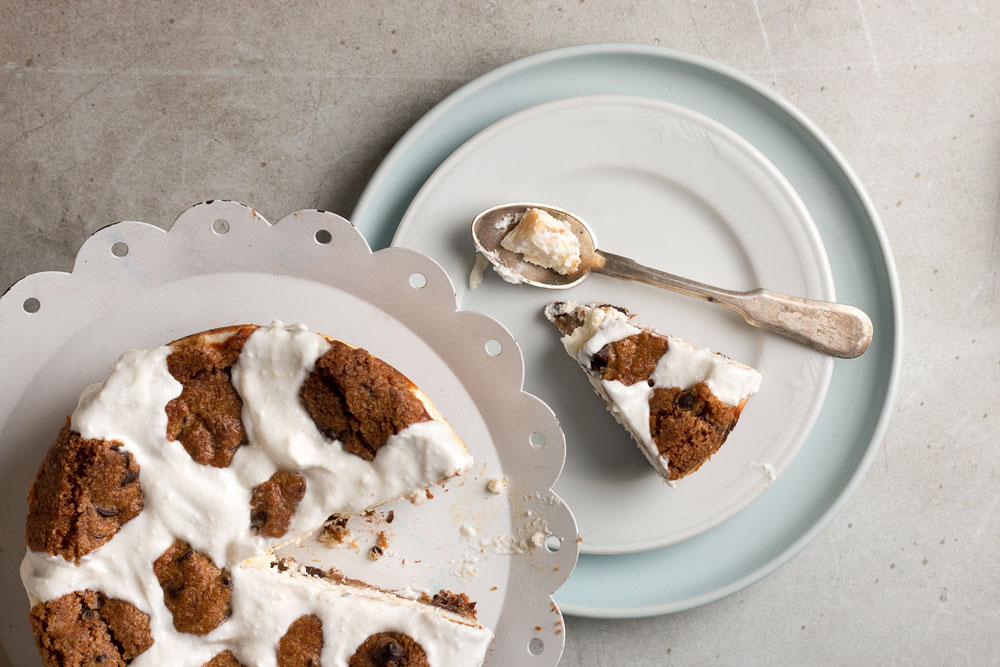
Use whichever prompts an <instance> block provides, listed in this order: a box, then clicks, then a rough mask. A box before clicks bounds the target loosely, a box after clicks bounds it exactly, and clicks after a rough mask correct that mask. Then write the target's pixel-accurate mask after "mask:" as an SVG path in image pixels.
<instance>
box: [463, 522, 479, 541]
mask: <svg viewBox="0 0 1000 667" xmlns="http://www.w3.org/2000/svg"><path fill="white" fill-rule="evenodd" d="M458 532H460V533H462V536H463V537H469V538H472V537H475V536H476V533H477V532H478V531H477V530H476V529H475V528H474V527H473V526H470V525H469V524H467V523H466V524H462V527H461V528H459V529H458Z"/></svg>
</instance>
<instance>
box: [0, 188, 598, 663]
mask: <svg viewBox="0 0 1000 667" xmlns="http://www.w3.org/2000/svg"><path fill="white" fill-rule="evenodd" d="M273 320H281V321H284V322H302V323H305V324H306V325H307V326H308V327H309V328H310V329H312V330H314V331H318V332H322V333H325V334H327V335H329V336H332V337H335V338H339V339H342V340H345V341H348V342H350V343H352V344H355V345H359V346H361V347H364V348H366V349H367V350H369V351H370V352H371V353H372V354H374V355H375V356H377V357H380V358H381V359H384V360H385V361H386V362H388V363H390V364H392V365H393V366H395V367H396V368H398V369H399V370H400V371H402V372H403V373H404V374H405V375H406V376H408V377H409V378H410V379H412V380H413V381H414V382H415V383H416V384H417V385H418V386H420V387H421V388H422V389H423V390H424V391H425V392H426V393H427V394H428V395H429V396H430V397H431V399H432V400H433V401H434V402H435V404H436V405H437V406H438V408H439V409H440V410H441V412H442V413H443V414H444V415H445V417H446V418H447V419H448V420H449V422H450V423H451V424H452V426H453V427H454V428H455V430H456V431H457V432H458V433H459V435H461V436H462V438H463V439H464V441H465V442H466V444H467V445H468V447H469V450H470V452H471V453H472V455H473V457H474V458H475V460H476V463H475V465H474V466H473V468H472V469H471V470H470V471H469V472H468V473H467V474H466V475H464V476H462V477H458V478H456V479H453V480H451V481H449V482H447V483H446V484H444V485H441V486H437V487H434V488H432V489H431V491H430V493H429V494H428V495H429V496H433V498H429V499H428V500H427V501H426V502H423V503H421V504H419V505H416V504H413V503H411V502H408V501H406V500H402V501H394V502H392V503H389V504H387V505H383V506H382V507H380V508H379V511H378V512H377V513H376V515H375V516H374V517H369V518H364V519H363V518H358V519H355V520H352V523H351V524H350V525H349V527H350V528H351V530H352V538H351V539H350V540H347V541H345V542H344V543H342V544H335V545H334V546H332V547H331V546H327V545H325V544H322V543H320V542H318V541H317V540H315V538H308V539H306V540H305V541H304V542H303V543H301V544H299V545H296V546H292V547H288V548H285V549H283V550H282V553H288V554H289V555H293V556H295V557H296V558H298V559H299V560H300V561H301V562H303V563H305V564H308V565H314V566H319V567H330V566H336V567H337V568H339V569H340V570H341V571H343V572H344V574H346V575H347V576H349V577H356V578H359V579H362V580H365V581H368V582H370V583H373V584H375V585H378V586H381V587H383V588H388V589H403V588H406V587H409V588H412V589H415V590H427V591H432V592H433V591H437V590H438V589H441V588H446V589H450V590H453V591H461V592H466V593H468V595H469V597H470V598H471V599H473V600H475V601H476V602H477V603H478V606H477V611H478V615H479V620H480V621H481V622H482V623H483V625H485V626H487V627H489V628H491V629H492V630H493V631H494V632H495V633H496V638H495V640H494V643H493V645H492V646H491V648H490V650H489V652H488V654H487V658H486V663H485V664H487V665H525V666H531V667H550V666H552V665H555V664H557V663H558V661H559V658H560V656H561V655H562V651H563V647H564V644H565V632H564V625H563V621H562V615H561V613H560V611H559V609H558V607H557V606H556V604H555V603H554V602H553V601H552V594H553V593H554V592H555V591H556V590H557V589H558V588H559V587H560V586H561V585H562V584H563V583H564V582H565V581H566V579H567V578H568V577H569V575H570V573H571V572H572V571H573V568H574V566H575V564H576V561H577V557H578V553H579V548H578V543H577V537H578V534H577V528H576V523H575V521H574V519H573V515H572V513H571V512H570V510H569V508H568V507H567V506H566V505H565V504H564V503H563V502H562V500H561V499H560V498H559V497H558V496H556V495H555V494H554V493H553V492H552V490H551V489H552V486H553V484H554V483H555V481H556V478H557V477H558V476H559V473H560V471H561V470H562V466H563V462H564V459H565V454H566V445H565V439H564V437H563V433H562V430H561V429H560V427H559V423H558V421H557V419H556V417H555V415H554V414H553V412H552V410H551V409H549V407H548V406H547V405H545V403H543V402H542V401H541V400H540V399H538V398H536V397H535V396H532V395H530V394H528V393H525V392H524V391H523V390H522V384H523V379H524V362H523V359H522V356H521V351H520V349H519V348H518V346H517V344H516V343H515V341H514V339H513V337H512V336H511V334H510V333H509V332H508V331H507V330H506V329H505V328H504V327H503V326H502V325H501V324H500V323H498V322H497V321H496V320H494V319H492V318H490V317H488V316H486V315H481V314H478V313H472V312H463V311H459V310H458V306H457V300H456V296H455V290H454V288H453V286H452V283H451V281H450V280H449V278H448V276H447V275H446V274H445V272H444V271H443V270H442V269H441V268H440V267H439V266H438V265H437V264H436V263H435V262H434V261H433V260H431V259H430V258H428V257H427V256H425V255H423V254H421V253H418V252H415V251H412V250H407V249H404V248H387V249H384V250H379V251H377V252H372V251H371V249H370V248H369V246H368V243H367V242H366V241H365V239H364V237H363V236H362V235H361V233H360V232H358V230H356V229H355V228H354V227H353V226H352V225H351V223H349V222H348V221H347V220H345V219H344V218H342V217H340V216H337V215H334V214H332V213H327V212H324V211H317V210H305V211H298V212H296V213H292V214H290V215H288V216H286V217H284V218H282V219H281V220H279V221H278V222H277V223H274V224H271V223H268V222H267V220H265V219H264V218H263V217H262V216H261V215H260V214H259V213H257V212H256V211H254V210H253V209H251V208H249V207H247V206H244V205H242V204H239V203H236V202H229V201H212V202H206V203H204V204H199V205H196V206H194V207H192V208H190V209H188V210H187V211H185V212H184V213H183V214H181V215H180V217H178V218H177V220H176V221H175V222H174V223H173V225H172V226H171V227H170V229H169V231H164V230H163V229H161V228H159V227H156V226H154V225H150V224H146V223H142V222H120V223H117V224H114V225H111V226H109V227H105V228H104V229H101V230H99V231H98V232H96V233H95V234H94V235H92V236H91V237H90V238H89V239H87V241H86V242H85V243H84V244H83V247H82V248H81V249H80V251H79V253H78V254H77V257H76V262H75V264H74V267H73V271H72V273H62V272H43V273H36V274H32V275H30V276H28V277H26V278H24V279H22V280H21V281H19V282H17V283H15V284H14V286H13V287H11V288H10V290H8V291H7V293H6V294H4V295H3V297H2V298H0V322H2V323H3V326H2V329H0V371H2V376H3V382H2V383H0V424H2V429H0V577H2V578H0V586H2V590H3V591H5V593H6V600H7V604H5V605H4V607H3V609H2V610H0V665H4V664H13V665H18V666H19V667H20V666H22V665H37V664H40V663H39V658H38V654H37V652H36V650H35V647H34V644H33V641H32V638H31V632H30V630H29V628H28V622H27V621H28V609H29V605H28V600H27V597H26V596H25V595H23V593H22V592H21V590H22V589H21V582H20V578H19V574H18V566H19V564H20V561H21V558H22V556H23V554H24V532H23V526H24V517H25V514H26V511H27V503H26V500H25V496H26V494H27V490H28V485H29V484H30V483H31V480H32V479H33V478H34V476H35V472H36V470H37V468H38V465H39V463H40V461H41V459H42V457H43V456H44V454H45V452H46V450H47V448H48V446H49V444H50V443H51V442H52V440H53V439H54V438H55V435H56V434H57V432H58V431H59V428H60V427H61V425H62V424H63V420H64V419H65V416H66V415H68V414H69V413H70V412H72V411H73V409H74V407H75V406H76V401H77V398H78V397H79V395H80V392H81V391H82V390H83V388H84V387H86V386H87V385H89V384H91V383H93V382H97V381H100V380H101V379H102V378H103V377H104V376H105V375H106V373H107V371H108V368H109V366H110V364H111V363H112V362H113V361H114V360H115V359H117V358H118V356H120V354H121V353H122V352H124V351H125V350H128V349H134V348H148V347H154V346H158V345H162V344H164V343H166V342H167V341H170V340H174V339H177V338H180V337H182V336H184V335H187V334H190V333H194V332H197V331H202V330H206V329H211V328H215V327H223V326H228V325H233V324H240V323H257V324H267V323H269V322H271V321H273ZM503 478H507V480H508V481H507V485H506V488H505V489H503V490H502V491H501V493H493V492H491V491H490V490H489V489H488V483H489V482H490V481H491V480H500V479H503ZM389 510H392V512H393V514H394V521H392V523H391V525H389V524H388V523H386V522H385V521H381V520H380V518H379V517H385V516H386V515H387V514H388V511H389ZM379 532H385V533H386V535H387V536H388V538H389V547H388V549H387V552H386V554H385V555H384V556H383V557H382V558H380V559H378V560H375V561H373V560H371V559H370V558H368V557H367V552H368V550H369V549H370V546H371V544H374V540H375V539H376V535H377V534H378V533H379ZM370 543H371V544H370ZM4 653H5V654H6V656H5V655H4Z"/></svg>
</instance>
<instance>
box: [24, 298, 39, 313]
mask: <svg viewBox="0 0 1000 667" xmlns="http://www.w3.org/2000/svg"><path fill="white" fill-rule="evenodd" d="M41 307H42V302H41V301H39V300H38V299H36V298H35V297H33V296H32V297H28V298H27V299H25V300H24V303H22V304H21V308H24V312H26V313H37V312H38V310H39V308H41Z"/></svg>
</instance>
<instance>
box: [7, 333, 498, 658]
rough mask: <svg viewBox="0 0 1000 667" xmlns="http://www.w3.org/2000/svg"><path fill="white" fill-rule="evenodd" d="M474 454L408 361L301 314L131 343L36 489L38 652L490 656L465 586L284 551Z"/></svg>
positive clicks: (68, 430) (29, 586) (80, 412)
mask: <svg viewBox="0 0 1000 667" xmlns="http://www.w3.org/2000/svg"><path fill="white" fill-rule="evenodd" d="M471 463H472V457H471V456H470V455H469V452H468V450H467V449H466V447H465V445H464V443H463V442H462V441H461V439H460V438H459V437H458V435H457V434H456V433H455V432H454V430H453V429H452V428H451V426H450V425H449V424H448V423H447V421H445V419H444V418H443V417H442V416H441V414H440V412H439V411H438V410H437V408H436V407H435V406H434V405H433V403H432V402H431V401H430V399H429V398H428V397H427V396H426V394H424V393H423V392H422V391H421V390H420V389H418V388H417V387H416V386H415V385H414V384H413V383H412V382H411V381H410V380H409V379H407V378H406V377H405V376H404V375H403V374H402V373H400V372H399V371H398V370H396V369H395V368H393V367H392V366H390V365H389V364H387V363H385V362H383V361H381V360H379V359H377V358H376V357H374V356H372V355H371V354H369V353H368V352H366V351H365V350H363V349H360V348H357V347H354V346H352V345H349V344H347V343H345V342H342V341H338V340H335V339H331V338H328V337H325V336H322V335H319V334H316V333H312V332H310V331H308V330H306V329H305V328H304V327H302V326H291V327H288V326H284V325H281V324H274V325H271V326H267V327H259V326H255V325H246V326H238V327H229V328H226V329H219V330H213V331H208V332H204V333H200V334H195V335H193V336H189V337H187V338H183V339H181V340H178V341H175V342H174V343H171V344H169V345H167V346H163V347H160V348H155V349H152V350H143V351H131V352H127V353H125V355H123V356H122V357H121V359H119V361H118V362H116V363H115V365H114V366H113V368H112V370H111V373H110V374H109V375H108V377H107V378H106V379H105V380H104V381H103V382H102V383H101V384H98V385H94V386H92V387H89V388H88V389H86V390H85V391H84V393H83V395H82V396H81V398H80V403H79V406H78V407H77V409H76V410H75V411H74V412H73V415H72V417H71V418H70V420H69V421H68V423H67V424H66V426H65V427H64V428H63V430H62V431H61V432H60V434H59V436H58V438H57V439H56V442H55V443H54V444H53V445H52V447H50V449H49V451H48V453H47V454H46V456H45V459H44V460H43V462H42V464H41V467H40V468H39V471H38V475H37V477H36V478H35V481H34V483H33V484H32V485H31V488H30V490H29V494H28V505H29V509H28V517H27V523H26V543H27V547H28V551H27V554H26V555H25V558H24V560H23V562H22V565H21V577H22V580H23V582H24V585H25V589H26V590H27V593H28V597H29V600H30V602H31V604H32V608H31V612H30V621H31V628H32V631H33V633H34V636H35V641H36V644H37V646H38V649H39V653H40V655H41V656H42V660H43V662H44V663H45V664H46V665H50V666H59V667H62V666H69V665H85V664H87V665H89V664H101V665H102V666H103V665H126V664H129V665H133V667H144V666H148V665H167V664H169V665H192V666H200V665H211V666H212V667H220V666H237V665H258V664H279V665H286V664H287V665H291V664H303V665H306V664H308V665H348V664H350V665H365V664H386V665H388V664H393V665H398V666H399V667H403V666H410V667H417V666H422V665H469V666H474V665H479V664H481V663H482V660H483V658H484V656H485V652H486V648H487V646H488V645H489V643H490V641H491V640H492V633H491V632H490V631H489V630H488V629H486V628H484V627H483V626H482V625H480V624H479V623H478V622H477V621H476V619H475V605H474V603H469V604H468V605H467V606H465V607H463V608H462V609H456V608H455V607H454V606H449V605H446V604H442V603H441V602H440V600H451V599H453V597H454V596H455V595H456V594H452V593H449V592H446V591H442V593H440V594H439V595H438V596H435V597H434V598H430V597H427V599H425V600H411V599H407V598H404V597H401V596H397V595H395V594H393V593H392V592H391V591H386V590H383V589H380V588H378V587H376V586H370V585H367V584H365V583H362V582H359V581H355V580H350V579H347V578H344V577H335V576H325V575H324V576H310V575H314V574H315V573H314V572H311V571H310V570H312V569H314V568H304V567H301V566H298V565H296V564H294V562H293V561H279V560H278V559H277V558H276V556H275V555H274V553H273V551H274V549H276V548H278V547H279V546H281V545H282V544H286V543H288V542H290V541H292V540H294V539H296V538H297V537H299V536H302V535H304V534H306V533H309V532H311V531H313V530H315V529H316V528H318V527H320V526H321V525H322V524H323V522H324V521H325V519H326V518H327V517H329V516H330V515H332V514H339V515H350V514H354V513H358V512H362V511H364V510H366V509H369V508H371V507H374V506H376V505H379V504H381V503H384V502H386V501H389V500H392V499H394V498H399V497H404V496H409V495H413V494H416V493H422V492H423V491H424V489H426V488H427V487H428V486H430V485H432V484H434V483H437V482H441V481H444V480H446V479H448V478H450V477H452V476H454V475H458V474H460V473H461V472H463V471H464V470H466V469H467V468H468V467H469V465H471ZM461 598H463V599H465V601H466V602H467V598H464V596H461ZM455 599H459V598H455ZM379 661H381V662H379Z"/></svg>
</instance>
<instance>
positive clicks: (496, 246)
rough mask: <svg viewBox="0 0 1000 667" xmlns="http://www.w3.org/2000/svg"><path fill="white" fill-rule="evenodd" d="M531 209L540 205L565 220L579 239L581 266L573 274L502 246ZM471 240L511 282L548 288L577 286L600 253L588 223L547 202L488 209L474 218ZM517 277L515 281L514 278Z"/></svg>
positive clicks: (540, 207)
mask: <svg viewBox="0 0 1000 667" xmlns="http://www.w3.org/2000/svg"><path fill="white" fill-rule="evenodd" d="M529 208H538V209H541V210H543V211H545V212H546V213H548V214H549V215H551V216H552V217H553V218H556V219H557V220H560V221H562V222H565V223H566V224H568V225H569V226H570V229H572V230H573V233H574V234H575V235H576V237H577V239H578V240H579V241H580V267H579V268H578V269H577V270H576V271H574V272H573V273H568V274H566V275H562V274H560V273H557V272H556V271H553V270H552V269H549V268H546V267H544V266H539V265H537V264H532V263H531V262H527V261H525V260H524V258H522V257H521V255H519V254H518V253H516V252H511V251H510V250H507V249H506V248H504V247H502V246H501V245H500V241H501V240H502V239H503V237H504V236H506V235H507V232H509V231H510V230H511V229H513V228H514V226H515V225H516V224H517V223H518V222H519V221H520V220H521V216H523V215H524V212H525V211H527V210H528V209H529ZM472 241H473V243H475V245H476V250H477V251H478V252H480V253H481V254H482V255H483V256H484V257H486V259H488V260H489V261H490V262H491V263H492V264H493V265H494V266H497V267H500V269H499V271H498V272H499V273H500V274H501V275H504V276H507V278H505V279H508V280H510V281H511V282H522V283H526V284H528V285H533V286H535V287H544V288H546V289H569V288H570V287H576V286H577V285H579V284H580V283H582V282H583V281H584V280H586V279H587V276H589V275H590V272H591V270H592V268H593V263H594V260H595V257H596V254H597V242H596V241H595V239H594V232H593V231H592V230H591V229H590V227H589V226H588V225H587V223H586V222H584V221H583V220H581V219H580V218H578V217H577V216H575V215H573V214H572V213H570V212H569V211H565V210H563V209H561V208H556V207H555V206H548V205H546V204H527V203H525V204H501V205H500V206H494V207H493V208H488V209H486V210H485V211H483V212H482V213H480V214H479V215H477V216H476V219H475V220H473V221H472ZM515 279H516V280H515Z"/></svg>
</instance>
